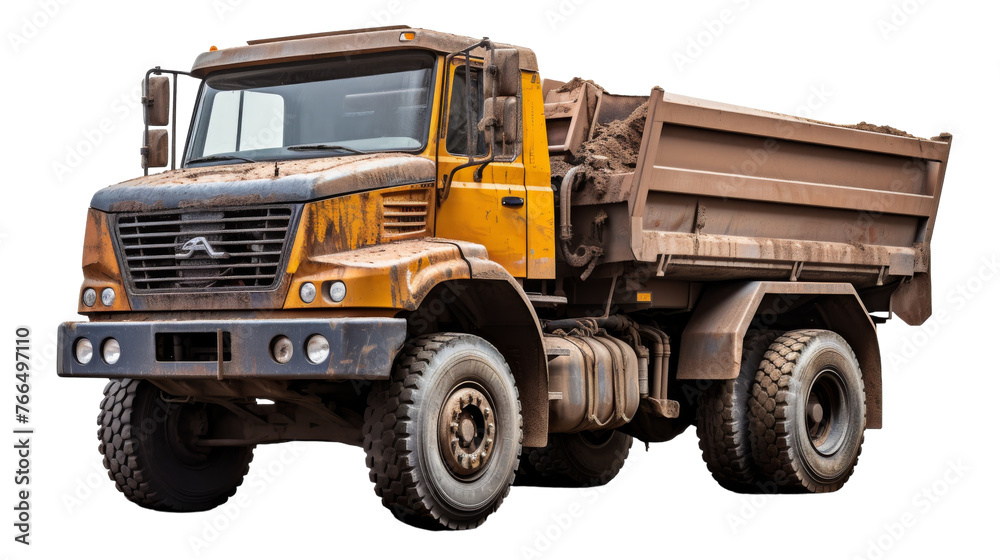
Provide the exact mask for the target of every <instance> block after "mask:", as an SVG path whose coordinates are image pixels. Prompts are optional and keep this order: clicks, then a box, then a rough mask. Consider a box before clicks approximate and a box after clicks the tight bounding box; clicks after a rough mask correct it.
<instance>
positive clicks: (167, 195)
mask: <svg viewBox="0 0 1000 560" xmlns="http://www.w3.org/2000/svg"><path fill="white" fill-rule="evenodd" d="M435 174H436V173H435V165H434V162H433V161H431V160H429V159H425V158H422V157H419V156H414V155H407V154H365V155H355V156H342V157H335V158H321V159H306V160H290V161H278V162H274V161H268V162H260V163H243V164H237V165H219V166H212V167H195V168H189V169H177V170H175V171H166V172H163V173H158V174H156V175H150V176H148V177H139V178H136V179H132V180H130V181H125V182H124V183H119V184H117V185H113V186H110V187H108V188H106V189H102V190H100V191H98V192H97V194H95V195H94V198H93V199H92V200H91V202H90V205H91V207H93V208H95V209H97V210H102V211H104V212H147V211H153V210H170V209H177V208H206V207H223V206H246V205H251V204H272V203H292V202H309V201H311V200H318V199H322V198H329V197H332V196H339V195H343V194H349V193H355V192H361V191H367V190H372V189H377V188H383V187H396V186H402V185H411V184H414V183H430V182H434V180H435Z"/></svg>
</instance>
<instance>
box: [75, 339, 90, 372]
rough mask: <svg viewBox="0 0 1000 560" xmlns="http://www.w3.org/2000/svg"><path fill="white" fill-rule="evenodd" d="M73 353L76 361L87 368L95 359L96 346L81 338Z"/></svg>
mask: <svg viewBox="0 0 1000 560" xmlns="http://www.w3.org/2000/svg"><path fill="white" fill-rule="evenodd" d="M73 353H74V354H76V361H78V362H80V364H81V365H84V366H85V365H87V364H89V363H90V360H92V359H93V358H94V345H93V344H91V343H90V341H89V340H87V339H86V338H81V339H79V340H77V341H76V345H75V347H74V349H73Z"/></svg>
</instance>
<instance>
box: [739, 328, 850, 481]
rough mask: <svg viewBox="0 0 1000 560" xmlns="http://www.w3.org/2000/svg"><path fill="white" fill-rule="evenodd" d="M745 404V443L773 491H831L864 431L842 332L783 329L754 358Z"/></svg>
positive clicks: (846, 474)
mask: <svg viewBox="0 0 1000 560" xmlns="http://www.w3.org/2000/svg"><path fill="white" fill-rule="evenodd" d="M752 391H753V398H752V400H751V401H750V403H751V405H750V406H751V419H750V428H751V434H752V436H751V437H752V439H751V445H752V447H753V450H754V454H755V456H756V458H757V463H758V465H759V466H760V468H761V471H762V474H763V475H764V476H765V477H766V478H767V479H768V480H770V481H771V482H773V483H774V484H775V485H776V488H777V489H778V491H779V492H833V491H835V490H838V489H839V488H841V487H842V486H843V485H844V484H845V483H846V482H847V479H848V478H849V477H850V476H851V474H852V473H853V472H854V466H855V465H856V464H857V462H858V456H859V455H860V454H861V444H862V442H863V440H864V430H865V389H864V381H863V379H862V377H861V367H860V366H859V365H858V360H857V358H856V357H855V355H854V352H853V351H852V350H851V347H850V346H849V345H848V344H847V341H845V340H844V339H843V338H841V337H840V336H839V335H837V334H836V333H833V332H830V331H823V330H798V331H790V332H787V333H785V334H783V335H782V336H780V337H778V338H777V339H775V341H774V342H773V343H772V344H771V346H770V348H769V349H768V351H767V352H766V353H765V354H764V359H763V360H762V361H761V368H760V371H758V372H757V376H756V380H755V382H754V385H753V388H752Z"/></svg>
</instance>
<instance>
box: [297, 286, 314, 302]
mask: <svg viewBox="0 0 1000 560" xmlns="http://www.w3.org/2000/svg"><path fill="white" fill-rule="evenodd" d="M299 297H300V298H302V302H303V303H312V302H313V300H315V299H316V286H315V285H313V283H312V282H306V283H305V284H302V287H301V288H299Z"/></svg>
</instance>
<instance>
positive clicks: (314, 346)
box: [306, 334, 330, 364]
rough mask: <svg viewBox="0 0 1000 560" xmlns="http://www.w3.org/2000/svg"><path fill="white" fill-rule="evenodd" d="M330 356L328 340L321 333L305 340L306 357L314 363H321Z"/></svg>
mask: <svg viewBox="0 0 1000 560" xmlns="http://www.w3.org/2000/svg"><path fill="white" fill-rule="evenodd" d="M329 357H330V342H329V341H328V340H327V339H326V337H324V336H323V335H319V334H314V335H312V336H310V337H309V340H307V341H306V358H308V359H309V361H310V362H312V363H314V364H321V363H323V362H325V361H326V360H327V358H329Z"/></svg>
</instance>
